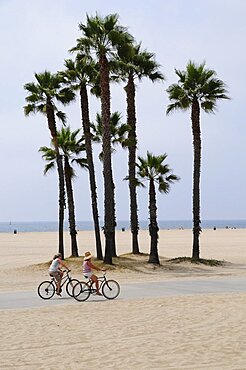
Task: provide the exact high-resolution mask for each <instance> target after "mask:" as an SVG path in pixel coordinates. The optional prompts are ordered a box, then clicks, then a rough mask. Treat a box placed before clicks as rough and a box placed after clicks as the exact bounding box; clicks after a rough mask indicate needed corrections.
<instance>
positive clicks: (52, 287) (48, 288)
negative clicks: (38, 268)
mask: <svg viewBox="0 0 246 370" xmlns="http://www.w3.org/2000/svg"><path fill="white" fill-rule="evenodd" d="M70 271H71V270H67V271H66V270H65V271H63V273H64V275H63V277H62V280H61V289H62V287H63V286H64V285H65V284H66V292H67V294H68V295H69V296H70V297H73V288H74V287H75V285H76V284H78V283H79V280H77V279H72V277H71V276H70ZM55 291H56V280H55V278H54V277H52V278H51V280H50V281H48V280H46V281H43V282H42V283H41V284H39V286H38V295H39V297H40V298H42V299H50V298H52V297H53V295H54V294H55Z"/></svg>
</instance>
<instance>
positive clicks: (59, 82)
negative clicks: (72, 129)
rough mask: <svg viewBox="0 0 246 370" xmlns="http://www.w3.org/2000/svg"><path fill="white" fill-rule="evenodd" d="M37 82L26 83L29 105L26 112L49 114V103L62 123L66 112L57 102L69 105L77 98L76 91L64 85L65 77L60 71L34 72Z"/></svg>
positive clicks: (28, 113)
mask: <svg viewBox="0 0 246 370" xmlns="http://www.w3.org/2000/svg"><path fill="white" fill-rule="evenodd" d="M34 76H35V79H36V83H34V82H30V83H27V84H25V85H24V89H25V90H26V91H27V93H28V95H27V96H26V99H25V100H26V102H27V105H26V106H25V107H24V113H25V115H26V116H29V115H30V114H31V113H33V114H36V113H41V114H44V115H46V114H47V105H50V106H51V107H52V108H53V111H54V112H55V113H56V115H57V117H58V119H60V120H61V121H62V123H65V122H66V115H65V113H63V112H61V111H60V110H59V109H58V108H57V106H56V104H55V102H58V103H61V104H63V105H68V104H69V103H71V102H72V101H73V100H74V99H75V94H74V92H73V91H72V90H71V89H70V88H68V87H64V86H63V82H64V80H63V78H62V76H60V75H59V73H56V74H52V73H51V72H49V71H45V72H43V73H39V74H38V73H35V74H34Z"/></svg>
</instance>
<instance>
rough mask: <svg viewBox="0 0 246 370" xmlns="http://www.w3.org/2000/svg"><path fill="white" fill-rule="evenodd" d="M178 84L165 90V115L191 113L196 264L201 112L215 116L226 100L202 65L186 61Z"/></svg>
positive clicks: (195, 251)
mask: <svg viewBox="0 0 246 370" xmlns="http://www.w3.org/2000/svg"><path fill="white" fill-rule="evenodd" d="M175 73H176V75H177V76H178V78H179V81H178V83H175V84H172V85H170V86H169V88H168V89H167V93H168V95H169V99H170V101H171V104H169V105H168V107H167V114H169V113H171V112H172V111H175V110H179V109H181V110H183V111H185V110H188V109H190V110H191V125H192V135H193V151H194V165H193V249H192V259H194V260H195V261H199V259H200V246H199V236H200V232H201V220H200V174H201V128H200V110H201V109H202V110H204V111H205V112H206V113H214V111H215V109H216V103H217V101H218V100H220V99H229V97H228V96H227V95H226V93H227V90H226V86H225V84H224V82H223V81H221V80H219V79H217V77H216V73H215V71H213V70H211V69H206V68H205V63H202V64H195V63H194V62H192V61H189V62H188V64H187V66H186V70H185V71H179V70H177V69H175Z"/></svg>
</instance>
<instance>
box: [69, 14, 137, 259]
mask: <svg viewBox="0 0 246 370" xmlns="http://www.w3.org/2000/svg"><path fill="white" fill-rule="evenodd" d="M118 18H119V17H118V15H117V14H110V15H108V16H106V17H104V18H102V17H100V16H99V15H96V16H95V17H89V16H88V15H87V23H86V24H82V23H80V25H79V28H80V30H81V31H82V32H83V37H82V38H79V39H78V40H77V45H76V47H75V48H73V49H72V51H80V50H82V51H84V50H86V51H87V53H88V54H90V53H95V54H96V57H97V60H98V63H99V78H100V99H101V114H102V122H103V177H104V235H105V256H104V262H105V263H108V264H112V250H113V246H114V230H115V220H114V212H112V210H113V209H114V208H115V196H114V182H113V174H112V163H111V134H110V84H109V80H110V70H109V61H110V59H111V57H112V56H113V55H115V54H116V53H120V54H122V53H126V52H127V50H128V45H129V44H130V43H131V42H132V36H131V35H130V34H129V33H128V32H127V31H126V28H124V27H121V26H120V25H119V24H118Z"/></svg>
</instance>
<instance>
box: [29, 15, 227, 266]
mask: <svg viewBox="0 0 246 370" xmlns="http://www.w3.org/2000/svg"><path fill="white" fill-rule="evenodd" d="M79 29H80V31H81V32H82V36H81V37H80V38H78V39H77V42H76V45H75V47H73V48H72V49H71V50H70V51H71V52H72V53H73V54H74V55H75V56H74V60H72V59H68V60H66V61H65V69H64V70H63V71H59V72H57V73H55V74H52V73H50V72H49V71H45V72H43V73H40V74H37V73H36V74H35V75H34V76H35V79H36V81H35V82H31V83H27V84H26V85H25V86H24V88H25V90H26V91H27V93H28V95H27V97H26V102H27V104H26V106H25V107H24V111H25V114H26V115H29V114H31V113H42V114H43V115H45V117H46V119H47V123H48V128H49V131H50V135H51V139H52V141H51V147H50V148H48V147H42V148H40V151H41V153H42V155H43V158H44V159H45V160H46V161H47V164H46V167H45V173H46V172H47V171H48V170H49V169H51V168H57V171H58V178H59V252H60V253H62V255H63V254H64V246H63V222H64V208H65V192H66V196H67V204H68V213H69V228H70V235H71V247H72V248H71V250H72V256H78V247H77V242H76V222H75V209H74V207H75V204H74V200H73V188H72V177H73V175H74V170H73V167H72V163H73V162H76V163H77V164H78V165H79V166H80V167H85V168H87V169H88V172H89V182H90V191H91V203H92V214H93V221H94V230H95V240H96V255H97V258H98V259H101V260H102V259H104V262H105V263H108V264H112V258H113V257H115V256H117V252H116V243H115V226H116V214H115V186H114V179H113V171H112V150H113V146H114V145H115V144H117V143H120V144H121V145H122V146H123V147H125V148H127V150H128V175H127V177H126V179H127V180H128V183H129V198H130V225H131V233H132V252H133V253H135V254H138V253H140V248H139V243H138V231H139V221H138V204H137V186H138V185H140V184H143V180H146V179H147V180H148V182H149V216H150V223H149V233H150V237H151V247H150V255H149V262H150V263H155V264H159V257H158V249H157V243H158V223H157V212H156V210H157V206H156V189H155V185H156V184H157V185H158V189H159V191H160V192H164V193H167V192H168V191H169V189H170V184H172V183H173V182H175V181H177V180H179V178H178V176H176V175H174V174H172V171H171V169H170V168H169V166H168V165H167V164H166V163H165V161H166V158H167V155H166V154H163V155H159V156H154V155H153V154H152V153H149V152H147V155H146V158H143V157H137V135H136V125H137V117H136V101H135V94H136V82H137V81H139V80H141V79H142V78H144V77H146V78H149V79H150V80H151V81H153V82H155V81H162V80H164V76H163V74H162V73H161V72H160V70H159V68H160V66H159V64H158V63H157V62H156V60H155V55H154V54H153V53H150V52H148V51H146V50H143V49H142V47H141V44H137V43H136V42H135V40H134V37H133V36H132V35H131V34H129V32H128V30H127V29H126V28H125V27H122V26H121V25H120V24H119V16H118V15H117V14H110V15H108V16H106V17H101V16H99V15H98V14H96V16H88V15H87V17H86V23H85V24H82V23H81V24H80V25H79ZM176 74H177V75H178V77H179V82H178V83H177V84H173V85H171V86H170V87H169V88H168V90H167V92H168V94H169V98H170V100H171V104H170V105H169V106H168V108H167V113H170V112H171V111H173V110H175V109H184V110H185V109H188V108H190V107H191V111H192V114H191V120H192V132H193V138H194V141H193V144H194V177H193V178H194V184H193V221H194V227H193V234H194V244H193V258H194V259H199V233H200V229H201V228H200V222H201V221H200V162H201V134H200V108H202V109H204V110H205V111H206V112H213V111H214V108H215V106H216V101H217V100H218V99H228V97H227V95H226V90H225V86H224V84H223V82H222V81H220V80H218V79H216V77H215V72H214V71H211V70H207V69H206V68H205V64H204V63H203V64H201V65H196V64H195V63H193V62H189V63H188V65H187V68H186V71H184V72H181V71H177V70H176ZM112 82H114V83H121V82H123V83H124V85H125V86H124V91H125V94H126V107H127V108H126V117H127V120H126V121H127V122H126V123H125V124H120V119H121V117H120V114H119V113H118V112H116V113H112V112H111V90H110V87H111V83H112ZM88 91H89V92H90V93H91V94H94V95H95V96H97V97H98V98H99V99H100V102H101V112H100V114H98V115H97V118H96V123H94V124H92V122H91V119H90V107H89V94H88ZM76 92H78V95H79V97H80V106H81V118H82V130H81V131H80V129H78V130H76V131H74V132H72V131H71V129H70V127H69V126H68V127H67V126H65V127H63V128H62V129H61V130H58V129H57V123H56V122H57V119H59V120H60V121H61V122H62V124H66V115H65V113H64V112H62V111H61V110H59V109H58V106H59V104H62V105H64V106H66V105H67V104H70V103H71V102H72V101H74V100H75V99H76ZM94 141H96V142H101V143H102V151H101V154H100V158H101V160H102V164H103V179H104V225H103V229H104V235H105V253H104V256H103V252H102V243H101V238H100V226H99V216H98V205H97V190H96V189H97V187H96V176H95V168H94V159H93V149H92V148H93V142H94Z"/></svg>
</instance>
